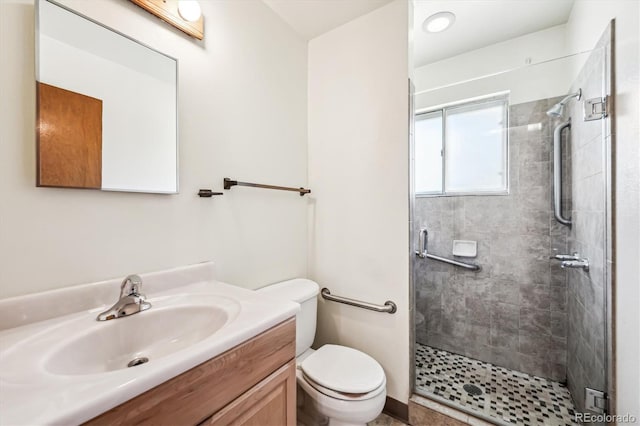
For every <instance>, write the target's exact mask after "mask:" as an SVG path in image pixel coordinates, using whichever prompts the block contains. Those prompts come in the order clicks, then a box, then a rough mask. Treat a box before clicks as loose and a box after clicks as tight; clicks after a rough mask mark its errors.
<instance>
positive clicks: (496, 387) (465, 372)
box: [416, 343, 579, 426]
mask: <svg viewBox="0 0 640 426" xmlns="http://www.w3.org/2000/svg"><path fill="white" fill-rule="evenodd" d="M416 381H417V386H416V390H417V391H418V393H420V394H424V395H425V396H429V395H437V396H439V397H440V398H444V399H446V400H448V401H451V402H453V403H455V404H457V405H460V406H463V407H465V408H468V409H471V410H473V411H475V412H478V413H482V414H484V415H485V416H490V417H492V418H496V419H500V420H502V421H503V422H506V423H511V424H514V425H523V426H542V425H544V426H574V425H578V424H579V423H576V422H575V421H574V407H573V402H572V401H571V395H570V394H569V390H568V389H567V388H566V386H564V385H563V384H562V383H559V382H554V381H552V380H548V379H544V378H541V377H536V376H531V375H528V374H525V373H520V372H518V371H514V370H509V369H507V368H502V367H498V366H495V365H493V364H489V363H487V362H482V361H478V360H475V359H471V358H467V357H465V356H462V355H456V354H453V353H450V352H446V351H442V350H439V349H434V348H432V347H430V346H426V345H421V344H420V343H416ZM465 384H472V385H475V386H477V387H479V388H480V389H481V390H482V394H481V395H470V394H469V393H467V392H466V391H465V390H464V389H463V386H464V385H465Z"/></svg>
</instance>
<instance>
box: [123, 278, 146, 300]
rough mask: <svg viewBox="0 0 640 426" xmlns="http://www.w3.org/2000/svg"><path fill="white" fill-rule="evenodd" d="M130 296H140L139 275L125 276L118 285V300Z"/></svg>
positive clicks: (140, 281)
mask: <svg viewBox="0 0 640 426" xmlns="http://www.w3.org/2000/svg"><path fill="white" fill-rule="evenodd" d="M127 289H128V290H127ZM132 294H133V295H142V278H140V275H136V274H133V275H127V277H126V278H125V279H124V280H123V281H122V284H121V285H120V298H123V297H125V296H129V295H132Z"/></svg>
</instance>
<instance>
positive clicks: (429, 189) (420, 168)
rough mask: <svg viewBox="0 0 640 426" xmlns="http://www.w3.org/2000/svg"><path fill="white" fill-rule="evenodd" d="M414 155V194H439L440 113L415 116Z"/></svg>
mask: <svg viewBox="0 0 640 426" xmlns="http://www.w3.org/2000/svg"><path fill="white" fill-rule="evenodd" d="M414 154H415V162H416V164H415V188H416V193H418V194H426V193H432V194H439V193H441V192H442V111H437V112H433V113H428V114H421V115H418V116H416V125H415V152H414Z"/></svg>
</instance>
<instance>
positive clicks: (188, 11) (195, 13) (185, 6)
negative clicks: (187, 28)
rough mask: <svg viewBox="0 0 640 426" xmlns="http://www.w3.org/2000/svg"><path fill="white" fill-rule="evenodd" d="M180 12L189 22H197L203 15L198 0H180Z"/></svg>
mask: <svg viewBox="0 0 640 426" xmlns="http://www.w3.org/2000/svg"><path fill="white" fill-rule="evenodd" d="M178 13H179V14H180V16H181V17H182V19H184V20H185V21H189V22H196V21H197V20H198V19H200V17H201V16H202V10H201V9H200V3H198V0H178Z"/></svg>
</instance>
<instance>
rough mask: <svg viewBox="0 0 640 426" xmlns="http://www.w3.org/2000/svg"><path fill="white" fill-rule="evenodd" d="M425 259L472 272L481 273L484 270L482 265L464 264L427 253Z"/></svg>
mask: <svg viewBox="0 0 640 426" xmlns="http://www.w3.org/2000/svg"><path fill="white" fill-rule="evenodd" d="M425 257H426V258H427V259H433V260H437V261H438V262H443V263H448V264H449V265H454V266H459V267H461V268H464V269H468V270H470V271H479V270H481V269H482V267H481V266H480V265H476V264H475V263H464V262H460V261H458V260H455V259H447V258H446V257H440V256H436V255H435V254H431V253H427V255H426V256H425Z"/></svg>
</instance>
